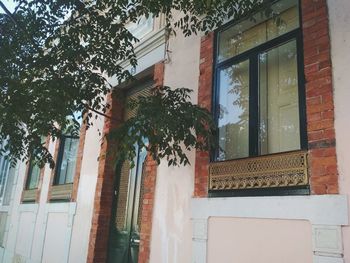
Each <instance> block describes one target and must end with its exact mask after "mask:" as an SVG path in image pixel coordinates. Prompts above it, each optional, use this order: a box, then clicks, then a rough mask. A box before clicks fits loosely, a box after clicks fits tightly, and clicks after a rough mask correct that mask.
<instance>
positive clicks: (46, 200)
mask: <svg viewBox="0 0 350 263" xmlns="http://www.w3.org/2000/svg"><path fill="white" fill-rule="evenodd" d="M349 11H350V2H348V1H347V0H338V1H331V0H328V1H326V0H300V1H297V0H279V1H274V2H273V3H272V4H271V6H269V7H265V8H263V9H261V10H257V11H256V13H254V14H253V19H252V18H251V17H246V18H243V19H241V20H239V21H230V22H228V23H227V24H225V25H224V26H222V27H220V28H218V29H216V30H215V31H214V32H211V33H209V34H208V35H197V36H190V37H183V36H182V35H181V34H177V35H176V37H175V36H168V35H167V32H166V31H165V29H164V19H163V18H162V17H158V18H154V19H143V20H142V23H141V24H140V25H142V26H130V30H133V31H134V33H135V34H137V35H138V36H139V38H140V39H141V41H140V43H139V44H138V45H137V46H136V49H135V50H136V54H137V56H138V66H137V67H136V68H133V69H131V71H132V72H133V73H134V75H135V78H136V80H135V81H134V82H133V83H131V84H128V85H123V86H122V87H118V88H120V89H123V91H124V93H125V95H126V97H127V98H137V96H139V95H147V94H149V88H150V87H153V86H157V85H166V86H170V87H174V88H180V87H186V88H191V89H193V93H192V94H191V100H192V102H194V103H198V104H200V105H201V106H203V107H206V108H207V109H208V110H210V111H211V112H212V113H213V117H214V120H215V122H216V123H217V125H218V127H219V132H218V138H217V140H218V147H217V149H214V150H213V151H212V152H210V153H206V152H195V151H191V152H188V156H189V157H190V162H191V165H188V166H184V167H182V166H181V167H168V165H167V162H161V163H160V165H157V164H156V163H155V162H154V161H153V160H152V158H150V156H148V155H147V153H146V152H145V151H144V150H143V149H139V151H138V154H137V156H136V157H135V164H136V165H135V166H134V167H133V168H131V167H130V166H129V165H128V163H123V164H115V162H114V160H115V155H116V154H118V152H117V151H116V149H117V147H116V145H115V144H114V143H113V141H106V140H104V139H103V134H107V133H108V132H109V131H111V130H112V129H113V128H114V127H118V125H120V124H121V123H122V122H123V121H125V120H127V119H128V118H130V116H132V115H133V114H134V112H132V111H128V110H127V109H123V107H122V105H121V104H120V102H119V101H118V100H117V99H116V98H115V97H114V95H113V94H111V95H109V96H108V97H107V100H109V102H110V103H111V105H112V107H111V108H110V111H109V112H108V114H109V115H110V116H112V117H113V118H111V119H107V118H106V119H104V118H103V117H99V118H98V119H97V121H96V124H95V126H94V127H92V128H90V129H88V130H86V129H85V127H84V125H82V128H81V133H80V136H79V138H78V137H72V136H69V135H67V136H65V137H64V138H63V139H62V140H61V141H59V142H52V141H50V139H49V138H48V139H46V141H45V143H46V144H47V146H48V147H49V149H50V151H51V152H52V153H53V154H54V156H55V158H56V160H57V166H56V167H57V168H56V169H55V170H50V169H49V167H48V166H47V167H44V168H43V169H39V168H38V167H35V165H32V164H31V163H30V162H29V163H28V164H23V163H22V164H18V165H17V166H16V167H13V168H11V167H10V166H9V165H8V163H7V162H6V160H5V159H3V158H2V159H1V160H0V172H1V176H0V185H1V188H0V200H1V206H0V245H1V247H0V262H6V263H7V262H11V263H12V262H16V263H17V262H33V263H34V262H50V263H55V262H57V263H61V262H72V263H73V262H74V263H77V262H91V263H92V262H151V263H158V262H159V263H168V262H169V263H171V262H174V263H178V262H179V263H180V262H181V263H183V262H196V263H202V262H210V263H214V262H238V263H250V262H266V263H280V262H284V263H289V262H290V263H295V262H300V263H301V262H302V263H304V262H305V263H308V262H310V263H311V262H313V263H340V262H348V261H349V262H350V227H349V210H348V206H349V193H350V190H349V189H350V157H349V155H348V154H347V149H349V147H350V138H349V136H348V130H349V128H350V127H349V125H350V124H349V121H348V114H347V113H348V112H350V106H349V105H350V104H349V103H348V99H350V91H349V89H348V87H347V86H348V83H349V81H348V79H347V64H348V61H350V55H349V54H350V53H349V50H350V29H349V27H348V24H349V23H350V17H349V15H348V12H349ZM124 67H126V68H128V67H130V66H129V65H128V64H127V63H125V64H124ZM110 81H111V82H112V83H113V81H114V80H113V78H112V79H111V80H110ZM99 130H100V131H103V134H102V135H101V134H100V133H99Z"/></svg>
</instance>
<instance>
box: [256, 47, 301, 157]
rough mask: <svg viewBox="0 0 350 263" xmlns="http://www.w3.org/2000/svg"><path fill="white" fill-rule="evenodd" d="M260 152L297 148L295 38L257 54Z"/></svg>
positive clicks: (266, 152)
mask: <svg viewBox="0 0 350 263" xmlns="http://www.w3.org/2000/svg"><path fill="white" fill-rule="evenodd" d="M259 69H260V70H259V72H260V136H259V138H260V154H269V153H277V152H285V151H291V150H297V149H300V127H299V103H298V72H297V51H296V41H295V40H293V41H290V42H288V43H286V44H284V45H281V46H279V47H276V48H273V49H271V50H269V51H268V52H266V53H263V54H261V55H260V56H259Z"/></svg>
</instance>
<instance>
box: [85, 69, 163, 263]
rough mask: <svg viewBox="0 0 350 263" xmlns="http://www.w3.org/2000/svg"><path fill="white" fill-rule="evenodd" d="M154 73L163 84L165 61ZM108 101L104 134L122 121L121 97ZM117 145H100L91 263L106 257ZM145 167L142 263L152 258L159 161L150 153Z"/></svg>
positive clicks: (156, 79) (157, 83) (155, 80)
mask: <svg viewBox="0 0 350 263" xmlns="http://www.w3.org/2000/svg"><path fill="white" fill-rule="evenodd" d="M153 74H154V75H153V78H154V82H155V84H156V85H162V84H163V76H164V64H163V63H158V64H156V65H155V66H154V73H153ZM108 101H109V103H110V104H111V105H112V107H111V109H110V110H109V112H108V113H107V115H109V116H112V118H113V119H107V118H105V124H104V130H103V133H104V134H107V133H109V131H111V130H112V129H113V128H116V127H118V125H120V124H121V123H122V121H123V109H122V106H121V103H120V101H119V100H118V99H117V98H112V96H109V97H108ZM115 149H117V146H116V144H115V143H114V142H111V141H104V143H103V144H102V147H101V153H100V157H99V169H98V170H99V173H98V178H97V185H96V193H95V201H94V212H93V218H92V226H91V230H90V242H89V251H88V258H87V262H88V263H99V262H101V263H102V262H106V260H107V251H108V237H109V228H110V220H111V216H112V214H111V212H112V211H111V209H112V198H113V197H114V180H115V171H114V156H115V154H116V152H115V151H113V150H115ZM144 167H145V168H144V169H145V173H144V176H145V177H144V179H143V184H144V185H143V187H144V190H143V193H144V195H143V203H142V208H141V213H142V218H141V233H140V247H139V263H146V262H149V255H150V241H151V230H152V216H153V203H154V191H155V185H156V174H157V164H156V162H155V161H154V160H153V159H152V158H151V157H150V156H147V158H146V161H145V164H144Z"/></svg>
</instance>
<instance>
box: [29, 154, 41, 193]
mask: <svg viewBox="0 0 350 263" xmlns="http://www.w3.org/2000/svg"><path fill="white" fill-rule="evenodd" d="M39 177H40V168H39V166H37V165H36V164H35V163H34V162H33V161H31V164H30V167H29V174H28V179H27V180H28V181H27V189H35V188H37V187H38V183H39Z"/></svg>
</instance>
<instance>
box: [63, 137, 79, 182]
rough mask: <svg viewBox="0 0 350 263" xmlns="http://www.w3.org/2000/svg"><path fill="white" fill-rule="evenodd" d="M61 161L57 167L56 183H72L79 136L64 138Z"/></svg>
mask: <svg viewBox="0 0 350 263" xmlns="http://www.w3.org/2000/svg"><path fill="white" fill-rule="evenodd" d="M62 143H64V145H63V152H62V162H61V166H60V167H59V168H58V169H59V178H58V184H68V183H73V179H74V174H75V166H76V161H77V153H78V146H79V138H69V137H66V138H65V139H64V142H62Z"/></svg>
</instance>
